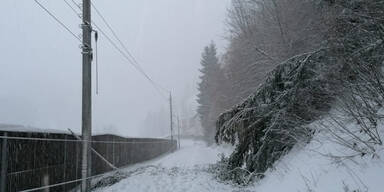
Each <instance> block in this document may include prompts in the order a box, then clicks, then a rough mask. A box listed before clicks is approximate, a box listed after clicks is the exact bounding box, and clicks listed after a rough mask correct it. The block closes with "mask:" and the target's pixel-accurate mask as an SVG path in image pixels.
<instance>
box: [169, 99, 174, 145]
mask: <svg viewBox="0 0 384 192" xmlns="http://www.w3.org/2000/svg"><path fill="white" fill-rule="evenodd" d="M169 114H170V120H171V140H172V141H173V112H172V93H171V92H169Z"/></svg>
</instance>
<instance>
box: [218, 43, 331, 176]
mask: <svg viewBox="0 0 384 192" xmlns="http://www.w3.org/2000/svg"><path fill="white" fill-rule="evenodd" d="M327 54H328V50H327V49H321V50H318V51H315V52H311V53H305V54H302V55H299V56H296V57H294V58H291V59H289V60H288V61H286V62H284V63H282V64H281V65H279V66H278V67H277V68H276V69H275V70H273V71H272V72H271V73H270V74H269V76H268V78H267V80H266V82H265V83H264V84H262V85H261V87H260V88H259V89H258V90H257V91H256V93H255V94H254V95H251V96H250V97H249V98H248V99H246V100H245V101H244V103H242V104H240V105H238V106H236V107H234V108H233V109H232V110H231V111H228V112H226V113H224V114H222V115H221V116H220V118H219V120H218V122H217V128H218V130H217V134H216V141H217V142H218V143H222V142H229V143H232V144H236V150H235V151H234V153H233V154H232V155H231V156H230V157H229V159H228V160H226V162H224V163H227V169H228V171H231V172H232V170H233V171H234V170H237V169H239V168H241V169H245V170H247V171H248V172H250V173H252V175H254V176H262V174H263V173H264V172H265V171H266V170H267V169H268V168H270V167H271V166H272V165H273V163H274V162H275V161H276V160H278V159H279V158H280V157H281V156H282V155H283V154H285V153H286V152H287V151H289V150H290V149H291V148H292V147H293V146H294V145H295V144H296V143H297V142H298V141H300V140H303V141H305V140H308V139H309V138H310V137H311V135H312V133H313V130H310V129H309V128H307V127H306V126H305V125H306V124H308V123H309V122H312V121H313V120H315V119H316V118H318V117H320V116H321V115H322V114H324V113H325V112H327V111H328V110H329V109H330V103H331V101H332V99H333V98H334V95H333V91H330V90H333V88H332V87H333V83H334V82H332V81H331V80H330V79H332V78H330V76H331V75H332V74H333V73H332V72H328V71H324V69H329V68H330V67H329V66H328V65H329V63H334V62H335V61H332V60H329V58H328V57H326V55H327ZM236 173H238V172H237V171H236ZM245 173H246V172H245ZM237 175H238V176H239V177H243V175H241V174H240V173H238V174H237ZM236 181H239V180H238V179H237V180H236Z"/></svg>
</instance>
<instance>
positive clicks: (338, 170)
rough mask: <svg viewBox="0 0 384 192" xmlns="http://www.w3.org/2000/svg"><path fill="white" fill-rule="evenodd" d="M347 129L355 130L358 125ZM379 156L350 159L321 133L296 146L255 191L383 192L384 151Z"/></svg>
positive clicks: (344, 150) (257, 185)
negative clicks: (302, 144)
mask: <svg viewBox="0 0 384 192" xmlns="http://www.w3.org/2000/svg"><path fill="white" fill-rule="evenodd" d="M315 123H316V122H315ZM315 123H314V124H315ZM348 126H349V127H350V128H351V129H353V127H356V126H357V125H355V124H354V123H350V124H348ZM383 128H384V125H383V124H382V125H381V129H383ZM377 153H378V155H379V157H374V158H373V157H370V156H364V157H361V156H357V157H350V155H352V154H351V152H350V151H348V150H347V149H345V148H343V147H341V146H340V145H338V144H337V143H334V142H332V141H331V139H330V137H329V136H328V135H327V134H326V133H319V134H317V135H316V136H315V137H314V138H313V139H312V141H311V142H310V143H309V144H308V145H305V146H299V145H297V146H296V147H295V148H294V149H293V150H292V151H291V152H290V153H289V154H288V155H286V156H284V157H283V158H282V159H280V160H279V161H278V162H277V163H276V164H275V167H274V169H270V170H268V172H267V173H266V177H265V178H264V179H262V180H261V181H259V182H258V183H256V184H255V185H254V187H255V188H254V189H255V191H259V192H278V191H284V192H291V191H292V192H296V191H311V192H340V191H343V192H365V191H367V192H368V191H369V192H383V191H384V182H383V181H384V161H383V158H384V150H383V148H382V147H381V148H379V149H378V152H377Z"/></svg>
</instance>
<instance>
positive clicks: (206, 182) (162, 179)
mask: <svg viewBox="0 0 384 192" xmlns="http://www.w3.org/2000/svg"><path fill="white" fill-rule="evenodd" d="M181 145H182V146H181V149H180V150H177V151H175V152H173V153H171V154H169V155H166V156H163V157H161V158H158V159H156V160H152V161H150V162H146V163H142V164H140V165H136V166H133V167H130V168H127V170H126V171H131V174H130V176H129V177H128V178H126V179H123V180H122V181H120V182H118V183H116V184H115V185H112V186H110V187H106V188H102V189H97V190H95V191H97V192H107V191H108V192H109V191H111V192H113V191H115V192H121V191H129V192H130V191H132V192H147V191H148V192H194V191H198V192H205V191H206V192H208V191H223V192H225V191H228V192H229V191H230V192H232V191H233V190H234V187H233V186H232V185H229V184H224V183H222V182H219V181H217V180H215V179H214V175H212V174H210V173H208V172H207V168H208V166H209V164H213V163H215V162H216V161H217V160H218V159H219V154H220V153H224V154H227V155H228V154H229V153H230V152H231V151H232V149H231V148H229V147H219V146H213V147H207V146H206V145H205V143H203V142H201V141H193V140H182V141H181ZM132 170H133V172H132ZM238 191H241V190H240V189H239V190H238Z"/></svg>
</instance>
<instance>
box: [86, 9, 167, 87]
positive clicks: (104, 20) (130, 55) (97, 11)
mask: <svg viewBox="0 0 384 192" xmlns="http://www.w3.org/2000/svg"><path fill="white" fill-rule="evenodd" d="M91 6H92V7H93V9H94V10H95V11H96V14H97V15H99V17H100V18H101V19H102V21H103V22H104V23H105V25H106V26H107V27H108V29H109V30H110V31H111V32H112V35H113V36H114V37H115V39H116V40H117V41H118V42H119V43H120V45H121V47H123V49H124V50H125V52H126V53H127V55H128V56H129V57H130V58H131V60H132V61H133V63H134V64H135V65H137V66H136V68H137V70H139V71H140V72H141V73H142V74H143V75H144V76H145V77H146V78H147V79H148V80H149V81H150V82H151V83H152V84H153V86H155V87H156V89H160V90H161V89H163V90H165V92H167V93H168V92H169V91H167V90H166V89H164V88H163V87H161V86H160V85H159V84H158V83H156V82H154V81H153V80H152V79H151V78H150V77H149V76H148V75H147V74H146V73H145V71H144V70H143V69H142V68H141V66H140V64H139V62H137V60H136V59H135V57H134V56H133V54H131V53H130V51H129V50H128V48H127V47H126V46H125V44H124V43H123V41H122V40H121V39H120V38H119V37H118V35H117V34H116V32H115V30H114V29H113V28H112V26H111V25H110V24H109V23H108V21H107V20H106V19H105V17H104V16H103V14H102V13H101V12H100V11H99V10H98V9H97V7H96V6H95V5H94V4H93V3H92V2H91ZM130 62H131V61H130ZM133 63H132V64H133Z"/></svg>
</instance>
